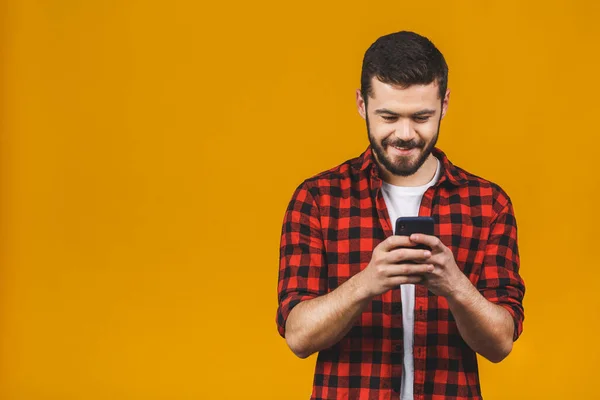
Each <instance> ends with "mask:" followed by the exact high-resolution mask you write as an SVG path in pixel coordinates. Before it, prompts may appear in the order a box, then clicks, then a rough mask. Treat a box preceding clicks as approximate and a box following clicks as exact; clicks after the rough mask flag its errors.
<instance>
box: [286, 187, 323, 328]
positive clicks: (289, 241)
mask: <svg viewBox="0 0 600 400" xmlns="http://www.w3.org/2000/svg"><path fill="white" fill-rule="evenodd" d="M277 292H278V299H279V307H278V309H277V318H276V321H277V329H278V331H279V334H280V335H281V336H283V337H285V323H286V321H287V318H288V316H289V314H290V311H292V309H293V308H294V307H295V306H297V305H298V304H299V303H300V302H302V301H304V300H310V299H314V298H316V297H318V296H321V295H324V294H326V293H327V265H326V258H325V253H324V245H323V239H322V233H321V222H320V216H319V209H318V206H317V204H316V202H315V199H314V198H313V196H312V195H311V193H310V191H309V189H308V188H307V186H306V182H305V183H303V184H302V185H300V186H299V187H298V188H297V189H296V191H295V192H294V195H293V196H292V200H291V201H290V203H289V205H288V208H287V210H286V212H285V217H284V221H283V227H282V232H281V245H280V252H279V281H278V285H277Z"/></svg>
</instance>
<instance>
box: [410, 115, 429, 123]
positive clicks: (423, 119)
mask: <svg viewBox="0 0 600 400" xmlns="http://www.w3.org/2000/svg"><path fill="white" fill-rule="evenodd" d="M413 120H414V121H415V122H427V121H429V117H420V116H416V117H413Z"/></svg>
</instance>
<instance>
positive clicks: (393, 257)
mask: <svg viewBox="0 0 600 400" xmlns="http://www.w3.org/2000/svg"><path fill="white" fill-rule="evenodd" d="M429 257H431V252H430V251H429V250H422V249H407V248H403V249H393V250H390V251H389V252H388V253H387V254H386V257H385V260H386V261H387V262H389V263H401V262H402V261H417V262H424V261H426V260H428V259H429Z"/></svg>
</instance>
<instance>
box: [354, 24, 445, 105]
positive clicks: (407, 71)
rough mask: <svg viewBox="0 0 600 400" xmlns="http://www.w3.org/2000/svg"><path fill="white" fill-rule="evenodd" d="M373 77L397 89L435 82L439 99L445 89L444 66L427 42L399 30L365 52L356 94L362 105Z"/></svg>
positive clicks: (427, 40)
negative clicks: (360, 95)
mask: <svg viewBox="0 0 600 400" xmlns="http://www.w3.org/2000/svg"><path fill="white" fill-rule="evenodd" d="M373 77H377V79H379V80H380V81H381V82H383V83H387V84H395V85H399V86H401V87H408V86H411V85H428V84H430V83H432V82H433V81H436V82H437V84H438V86H439V96H440V97H441V99H442V100H443V99H444V96H445V95H446V88H447V87H448V65H447V64H446V60H445V59H444V56H443V55H442V53H441V52H440V51H439V50H438V49H437V47H435V45H434V44H433V43H432V42H431V41H430V40H429V39H427V38H426V37H424V36H421V35H419V34H416V33H414V32H409V31H401V32H396V33H391V34H389V35H385V36H382V37H380V38H379V39H377V40H376V41H375V43H373V44H372V45H371V47H369V48H368V49H367V51H366V52H365V56H364V58H363V64H362V73H361V78H360V92H361V94H362V97H363V99H364V101H365V103H366V102H367V98H368V96H369V95H371V96H372V95H373V92H372V89H371V80H372V78H373Z"/></svg>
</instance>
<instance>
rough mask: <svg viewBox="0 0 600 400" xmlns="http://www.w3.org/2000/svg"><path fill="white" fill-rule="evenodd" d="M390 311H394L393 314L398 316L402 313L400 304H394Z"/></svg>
mask: <svg viewBox="0 0 600 400" xmlns="http://www.w3.org/2000/svg"><path fill="white" fill-rule="evenodd" d="M392 310H393V311H394V314H400V312H401V311H402V304H400V303H396V304H394V306H393V307H392Z"/></svg>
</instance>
